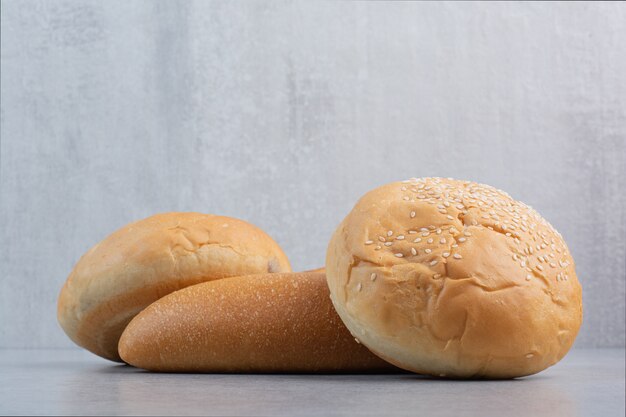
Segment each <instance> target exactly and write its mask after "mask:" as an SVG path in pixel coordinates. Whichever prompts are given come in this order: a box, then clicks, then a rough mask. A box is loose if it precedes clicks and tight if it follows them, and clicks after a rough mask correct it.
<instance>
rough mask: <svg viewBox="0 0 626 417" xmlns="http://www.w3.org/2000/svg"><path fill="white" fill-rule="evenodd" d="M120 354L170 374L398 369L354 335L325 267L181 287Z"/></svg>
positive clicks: (126, 337) (142, 317) (126, 336)
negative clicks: (336, 304)
mask: <svg viewBox="0 0 626 417" xmlns="http://www.w3.org/2000/svg"><path fill="white" fill-rule="evenodd" d="M119 352H120V355H121V357H122V358H123V359H124V361H126V362H127V363H129V364H131V365H133V366H137V367H140V368H144V369H148V370H152V371H166V372H336V371H373V370H384V369H387V370H389V369H397V368H394V367H392V366H391V365H389V364H388V363H387V362H385V361H383V360H382V359H380V358H378V357H377V356H376V355H374V354H372V353H371V352H370V351H369V350H367V348H365V347H363V346H362V345H359V344H358V343H357V342H356V341H355V340H354V338H353V337H352V336H351V335H350V332H348V330H347V329H346V327H345V326H344V325H343V323H342V322H341V319H340V318H339V317H338V316H337V313H336V312H335V310H334V308H333V305H332V303H331V302H330V297H329V292H328V286H327V284H326V276H325V274H324V272H323V271H320V270H317V271H311V272H301V273H282V274H262V275H251V276H243V277H234V278H228V279H223V280H219V281H213V282H206V283H202V284H198V285H194V286H191V287H187V288H185V289H182V290H180V291H176V292H174V293H172V294H170V295H168V296H166V297H163V298H161V299H160V300H158V301H156V302H154V303H153V304H151V305H150V306H149V307H148V308H146V309H145V310H143V311H142V312H141V313H139V315H137V316H136V317H135V318H134V319H133V320H132V321H131V322H130V324H129V325H128V327H126V330H125V331H124V333H123V334H122V337H121V339H120V343H119Z"/></svg>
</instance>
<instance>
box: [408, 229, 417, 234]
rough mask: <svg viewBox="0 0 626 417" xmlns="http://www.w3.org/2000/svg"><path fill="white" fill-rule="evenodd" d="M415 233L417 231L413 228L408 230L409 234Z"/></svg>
mask: <svg viewBox="0 0 626 417" xmlns="http://www.w3.org/2000/svg"><path fill="white" fill-rule="evenodd" d="M416 233H417V232H416V231H415V230H409V234H410V235H414V234H416Z"/></svg>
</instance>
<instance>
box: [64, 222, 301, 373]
mask: <svg viewBox="0 0 626 417" xmlns="http://www.w3.org/2000/svg"><path fill="white" fill-rule="evenodd" d="M290 270H291V268H290V266H289V261H288V260H287V257H286V256H285V254H284V253H283V251H282V250H281V248H280V247H279V246H278V245H277V244H276V242H274V241H273V240H272V239H271V238H270V237H269V236H268V235H267V234H265V233H264V232H263V231H262V230H261V229H259V228H257V227H255V226H253V225H251V224H249V223H246V222H244V221H242V220H237V219H233V218H230V217H222V216H214V215H210V214H200V213H165V214H158V215H156V216H152V217H149V218H147V219H144V220H140V221H138V222H135V223H132V224H129V225H127V226H125V227H123V228H121V229H120V230H118V231H117V232H115V233H113V234H112V235H110V236H108V237H107V238H106V239H104V240H103V241H102V242H100V243H98V244H97V245H96V246H94V247H93V248H91V249H90V250H89V251H88V252H87V253H86V254H85V255H84V256H83V257H82V258H81V259H80V260H79V261H78V263H77V264H76V266H75V267H74V270H73V271H72V273H71V274H70V276H69V278H68V279H67V282H66V283H65V285H64V286H63V289H62V290H61V294H60V296H59V303H58V319H59V323H60V324H61V327H63V330H65V332H66V333H67V335H68V336H69V337H70V338H71V339H72V340H73V341H74V342H75V343H76V344H78V345H79V346H82V347H84V348H86V349H88V350H90V351H91V352H93V353H95V354H97V355H100V356H102V357H103V358H107V359H110V360H113V361H121V359H120V357H119V355H118V352H117V343H118V341H119V337H120V335H121V334H122V331H123V330H124V328H125V327H126V325H127V324H128V322H129V321H130V320H131V319H132V318H133V317H134V316H135V315H136V314H137V313H139V312H140V311H141V310H143V309H144V308H145V307H146V306H148V305H149V304H151V303H152V302H153V301H155V300H157V299H159V298H161V297H163V296H164V295H166V294H169V293H171V292H172V291H176V290H178V289H181V288H183V287H186V286H189V285H193V284H197V283H200V282H204V281H212V280H216V279H220V278H224V277H230V276H235V275H243V274H255V273H262V272H285V271H290Z"/></svg>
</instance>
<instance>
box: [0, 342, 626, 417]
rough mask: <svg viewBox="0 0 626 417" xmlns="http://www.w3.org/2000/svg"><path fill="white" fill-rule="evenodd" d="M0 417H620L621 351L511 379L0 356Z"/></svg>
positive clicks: (575, 358)
mask: <svg viewBox="0 0 626 417" xmlns="http://www.w3.org/2000/svg"><path fill="white" fill-rule="evenodd" d="M0 368H1V369H2V372H1V373H0V414H4V415H220V416H226V415H237V416H264V415H265V416H269V415H286V416H340V415H371V416H416V415H417V416H454V417H461V416H481V417H492V416H493V417H496V416H497V417H502V416H523V417H526V416H534V417H542V416H549V417H561V416H563V417H572V416H580V417H582V416H602V417H623V416H624V389H625V387H624V349H595V350H593V349H578V350H574V351H572V352H571V353H570V354H569V355H568V356H566V358H565V359H564V360H563V361H562V362H560V363H559V364H557V365H556V366H554V367H552V368H549V369H548V370H547V371H544V372H542V373H540V374H537V375H535V376H531V377H527V378H522V379H518V380H512V381H449V380H437V379H430V378H425V377H421V376H417V375H413V374H385V375H301V374H300V375H201V374H153V373H148V372H144V371H141V370H138V369H134V368H131V367H129V366H125V365H119V364H113V363H112V362H107V361H105V360H104V359H100V358H98V357H96V356H93V355H91V354H89V353H86V352H80V351H76V350H41V351H39V350H23V351H20V350H4V351H3V350H0Z"/></svg>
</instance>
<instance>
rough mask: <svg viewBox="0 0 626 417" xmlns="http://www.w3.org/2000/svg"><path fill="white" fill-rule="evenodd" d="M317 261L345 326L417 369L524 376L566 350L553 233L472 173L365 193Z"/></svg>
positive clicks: (562, 260) (566, 307)
mask: <svg viewBox="0 0 626 417" xmlns="http://www.w3.org/2000/svg"><path fill="white" fill-rule="evenodd" d="M326 271H327V275H328V282H329V286H330V290H331V295H332V300H333V303H334V305H335V307H336V309H337V312H338V313H339V315H340V317H341V318H342V319H343V321H344V323H345V324H346V325H347V327H348V328H349V329H350V330H351V331H352V333H353V334H354V335H356V336H357V337H358V338H359V339H360V340H361V341H362V342H363V343H364V344H365V345H366V346H368V347H369V348H370V349H371V350H372V351H373V352H375V353H376V354H378V355H379V356H381V357H383V358H386V359H387V360H388V361H390V362H392V363H394V364H395V365H397V366H399V367H401V368H404V369H407V370H411V371H414V372H418V373H425V374H433V375H438V376H439V375H445V376H451V377H487V378H510V377H517V376H523V375H529V374H533V373H536V372H539V371H541V370H543V369H545V368H546V367H548V366H551V365H553V364H554V363H556V362H557V361H559V360H560V359H561V358H562V357H563V356H564V355H565V354H566V353H567V351H568V350H569V348H570V347H571V345H572V343H573V342H574V339H575V337H576V335H577V333H578V329H579V327H580V324H581V321H582V295H581V287H580V284H579V283H578V279H577V277H576V272H575V268H574V261H573V259H572V257H571V255H570V253H569V250H568V249H567V246H566V244H565V242H564V241H563V239H562V237H561V236H560V235H559V234H558V232H556V230H554V229H553V228H552V226H551V225H550V224H548V223H547V222H546V221H545V220H544V219H543V218H542V217H541V216H539V215H538V214H537V212H535V211H534V210H533V209H531V208H530V207H528V206H526V205H524V204H523V203H520V202H518V201H515V200H513V199H512V198H511V197H510V196H508V195H507V194H506V193H503V192H501V191H499V190H496V189H495V188H493V187H489V186H485V185H480V184H476V183H473V182H466V181H456V180H451V179H441V178H424V179H412V180H408V181H404V182H396V183H391V184H388V185H385V186H383V187H380V188H378V189H375V190H373V191H371V192H369V193H367V194H366V195H365V196H364V197H363V198H361V199H360V200H359V201H358V202H357V204H356V206H355V207H354V209H353V210H352V212H351V213H350V214H349V215H348V216H347V217H346V218H345V219H344V221H343V222H342V223H341V224H340V225H339V227H338V228H337V230H336V231H335V233H334V235H333V237H332V239H331V242H330V244H329V246H328V253H327V260H326Z"/></svg>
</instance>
